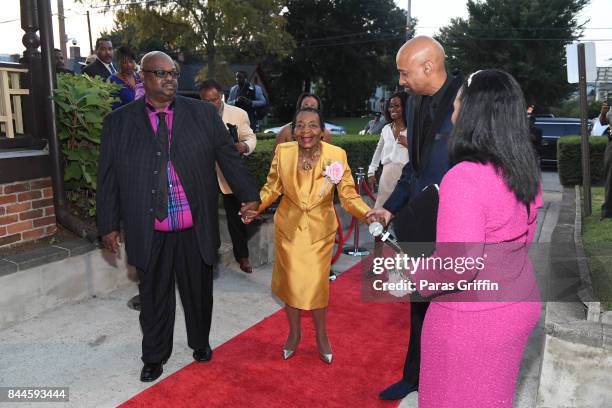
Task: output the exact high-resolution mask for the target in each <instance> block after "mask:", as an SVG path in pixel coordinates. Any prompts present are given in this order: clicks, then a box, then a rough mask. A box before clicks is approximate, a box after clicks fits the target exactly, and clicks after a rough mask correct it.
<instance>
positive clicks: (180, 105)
mask: <svg viewBox="0 0 612 408" xmlns="http://www.w3.org/2000/svg"><path fill="white" fill-rule="evenodd" d="M142 72H143V83H144V88H145V95H146V96H145V98H141V99H138V100H136V101H134V102H131V103H129V104H127V105H125V106H123V107H121V108H120V109H117V110H115V111H114V112H112V113H110V114H108V115H107V116H106V117H105V118H104V125H103V130H102V144H101V147H100V159H99V166H98V185H97V188H98V189H97V210H98V219H97V224H98V231H99V233H100V235H101V236H102V241H103V244H104V246H105V247H106V248H107V249H108V250H110V251H111V252H113V253H115V254H117V253H118V251H119V245H120V235H119V225H120V222H123V229H124V232H125V244H126V245H125V246H126V251H127V256H128V262H129V263H130V264H131V265H134V266H135V267H136V268H137V270H138V274H139V278H140V283H139V291H140V300H141V312H140V325H141V328H142V333H143V339H142V361H143V362H144V367H143V369H142V372H141V376H140V379H141V381H154V380H155V379H157V378H158V377H159V376H160V375H161V374H162V370H163V364H164V363H165V362H166V360H167V359H168V358H169V357H170V354H171V352H172V334H173V331H174V315H175V308H176V305H175V295H174V287H175V276H176V281H177V284H178V289H179V293H180V296H181V301H182V304H183V309H184V311H185V321H186V325H187V340H188V345H189V347H190V348H192V349H193V350H194V352H193V358H194V359H195V360H196V361H200V362H204V361H209V360H210V359H211V357H212V350H211V348H210V343H209V333H210V324H211V315H212V304H213V298H212V283H213V280H212V264H213V263H214V262H215V260H216V257H217V250H218V248H219V245H220V239H219V224H218V220H217V217H218V200H217V174H216V171H215V162H218V163H219V165H220V167H221V170H222V171H223V174H224V175H225V178H226V179H227V181H228V182H229V184H230V186H231V188H232V190H233V191H234V194H235V195H236V196H237V197H238V198H239V199H240V200H241V202H242V203H246V204H245V206H246V207H248V208H249V209H257V207H258V201H259V193H258V190H257V187H256V186H257V184H256V183H255V180H254V179H253V177H252V176H251V174H250V173H249V172H248V170H247V169H246V167H245V166H244V164H243V162H242V160H240V155H239V153H238V151H237V150H236V149H235V148H234V145H233V141H232V139H231V137H230V136H229V134H228V132H227V130H226V128H225V125H224V124H223V121H222V120H221V118H220V117H219V114H218V113H217V110H216V109H215V107H214V106H213V105H212V104H208V103H205V102H202V101H199V100H195V99H190V98H184V97H181V96H176V90H177V87H178V83H177V78H178V75H179V74H178V71H177V70H176V66H175V64H174V62H173V61H172V59H171V58H170V57H168V56H167V55H166V54H164V53H162V52H159V51H154V52H150V53H148V54H147V55H145V57H144V58H143V59H142Z"/></svg>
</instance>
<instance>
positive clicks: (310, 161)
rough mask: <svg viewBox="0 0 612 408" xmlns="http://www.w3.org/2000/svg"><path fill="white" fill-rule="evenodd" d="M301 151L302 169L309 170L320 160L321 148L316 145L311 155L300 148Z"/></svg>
mask: <svg viewBox="0 0 612 408" xmlns="http://www.w3.org/2000/svg"><path fill="white" fill-rule="evenodd" d="M299 153H300V161H301V163H302V166H301V167H302V170H305V171H309V170H312V166H313V165H314V164H315V163H316V162H317V161H318V160H319V157H321V148H320V147H316V148H315V149H313V150H312V154H311V155H310V157H306V154H305V153H306V152H305V151H302V150H300V152H299Z"/></svg>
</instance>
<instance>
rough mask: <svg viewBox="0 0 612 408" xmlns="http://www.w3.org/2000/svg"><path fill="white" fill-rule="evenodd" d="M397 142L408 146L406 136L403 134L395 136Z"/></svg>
mask: <svg viewBox="0 0 612 408" xmlns="http://www.w3.org/2000/svg"><path fill="white" fill-rule="evenodd" d="M397 143H399V144H401V145H402V146H404V147H405V148H408V137H406V136H404V135H399V136H398V137H397Z"/></svg>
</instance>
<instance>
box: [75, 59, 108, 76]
mask: <svg viewBox="0 0 612 408" xmlns="http://www.w3.org/2000/svg"><path fill="white" fill-rule="evenodd" d="M81 73H83V74H87V75H89V76H90V77H95V76H97V77H100V78H102V79H104V80H106V79H108V77H109V76H111V73H110V71H109V70H108V69H106V67H105V66H104V64H103V63H102V61H100V60H99V59H97V58H96V60H95V61H94V62H92V63H91V64H89V65H87V66H85V67H84V68H83V69H82V70H81Z"/></svg>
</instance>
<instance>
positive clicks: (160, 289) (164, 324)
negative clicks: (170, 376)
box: [138, 228, 213, 363]
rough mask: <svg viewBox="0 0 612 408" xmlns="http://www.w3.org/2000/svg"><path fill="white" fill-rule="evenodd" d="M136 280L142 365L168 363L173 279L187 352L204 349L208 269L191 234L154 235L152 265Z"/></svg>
mask: <svg viewBox="0 0 612 408" xmlns="http://www.w3.org/2000/svg"><path fill="white" fill-rule="evenodd" d="M138 273H139V277H140V284H139V285H138V287H139V290H140V302H141V311H140V327H141V328H142V361H143V362H144V363H159V362H161V361H163V360H166V359H167V358H168V357H170V354H171V353H172V341H173V333H174V314H175V310H176V298H175V286H174V283H175V277H176V283H177V284H178V289H179V294H180V296H181V302H182V304H183V310H184V311H185V323H186V325H187V344H188V345H189V347H191V348H192V349H194V350H196V349H203V348H205V347H207V346H209V345H210V344H209V341H208V336H209V333H210V321H211V315H212V305H213V297H212V285H213V279H212V266H210V265H206V264H205V263H204V261H203V260H202V256H201V255H200V251H199V249H198V243H197V237H196V234H195V231H194V230H193V228H192V229H189V230H185V231H179V232H159V231H155V233H154V235H153V247H152V249H151V259H150V261H149V265H148V266H147V269H146V270H138Z"/></svg>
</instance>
